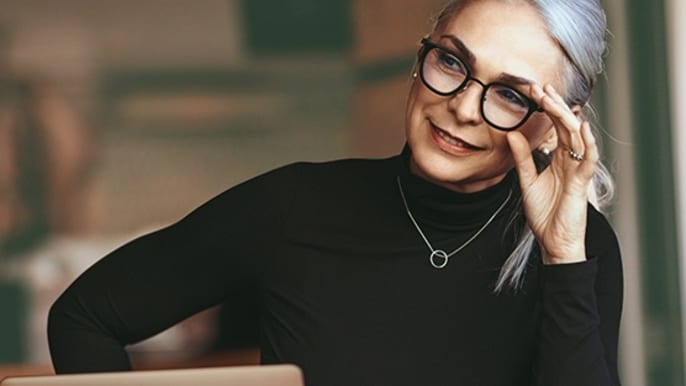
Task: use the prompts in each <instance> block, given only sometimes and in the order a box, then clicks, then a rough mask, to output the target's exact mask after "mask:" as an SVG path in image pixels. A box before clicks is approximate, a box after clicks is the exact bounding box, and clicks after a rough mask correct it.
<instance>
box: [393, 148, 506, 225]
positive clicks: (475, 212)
mask: <svg viewBox="0 0 686 386" xmlns="http://www.w3.org/2000/svg"><path fill="white" fill-rule="evenodd" d="M411 155H412V152H411V150H410V148H409V146H408V145H405V147H404V148H403V151H402V154H401V156H400V157H399V161H400V164H399V165H398V177H399V180H400V184H401V185H402V189H403V192H404V193H405V198H406V200H407V205H408V206H409V208H410V211H411V212H412V214H413V216H414V217H415V218H416V220H417V221H418V222H419V223H420V224H425V225H430V226H434V227H437V228H445V229H454V230H469V229H473V228H478V227H479V226H481V225H483V223H484V222H485V221H487V220H488V218H489V217H491V216H492V215H493V213H494V212H495V211H496V210H497V209H498V207H500V205H502V203H503V202H504V201H505V200H506V199H507V197H508V195H509V193H510V191H512V195H511V197H510V199H509V203H508V205H507V208H505V210H503V211H502V212H501V214H499V216H502V215H503V213H509V212H510V211H511V208H512V204H513V203H514V202H516V201H517V200H518V199H519V197H518V194H517V193H518V190H519V189H518V188H517V180H516V175H515V172H514V170H512V171H510V172H509V173H508V174H507V175H506V176H505V178H503V180H502V181H500V182H498V183H497V184H495V185H493V186H490V187H488V188H486V189H484V190H481V191H478V192H474V193H461V192H455V191H453V190H450V189H447V188H444V187H442V186H440V185H436V184H434V183H432V182H429V181H427V180H425V179H423V178H421V177H419V176H416V175H414V174H412V172H411V171H410V157H411ZM398 194H400V193H398Z"/></svg>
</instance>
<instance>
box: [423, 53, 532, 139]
mask: <svg viewBox="0 0 686 386" xmlns="http://www.w3.org/2000/svg"><path fill="white" fill-rule="evenodd" d="M421 70H422V80H423V81H424V82H425V84H426V85H427V86H428V87H429V88H430V89H431V90H433V91H434V92H436V93H438V94H441V95H450V94H453V93H455V92H457V91H460V90H461V89H462V88H464V87H465V86H466V85H467V82H468V80H469V79H470V76H469V70H468V68H467V66H466V64H465V63H464V62H463V61H462V60H460V59H459V58H458V57H457V56H455V55H453V54H451V53H450V52H447V51H446V50H443V49H441V48H440V47H430V48H429V50H428V52H426V54H425V55H424V61H423V63H422V68H421ZM479 83H481V82H479ZM482 85H483V84H482ZM484 87H485V90H484V92H483V96H482V100H481V113H482V114H483V117H484V119H485V120H486V121H487V122H488V123H489V124H491V125H492V126H494V127H496V128H498V129H502V130H510V129H513V128H516V127H518V126H519V125H520V124H521V123H522V122H523V121H524V120H526V118H527V117H528V116H529V114H530V112H529V111H530V109H531V107H530V104H529V101H528V99H527V98H526V97H525V96H524V95H523V94H522V93H520V92H519V91H517V90H515V89H514V88H512V87H509V86H507V85H504V84H500V83H491V84H488V85H486V86H484Z"/></svg>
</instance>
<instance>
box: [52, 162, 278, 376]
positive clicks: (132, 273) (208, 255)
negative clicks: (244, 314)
mask: <svg viewBox="0 0 686 386" xmlns="http://www.w3.org/2000/svg"><path fill="white" fill-rule="evenodd" d="M288 180H289V178H288V173H287V170H286V172H284V170H283V169H279V170H277V171H273V172H270V173H268V174H265V175H263V176H260V177H257V178H255V179H253V180H251V181H248V182H246V183H243V184H241V185H238V186H236V187H234V188H232V189H229V190H227V191H226V192H224V193H222V194H221V195H219V196H217V197H215V198H214V199H212V200H210V201H208V202H207V203H205V204H204V205H202V206H201V207H200V208H198V209H196V210H195V211H193V212H192V213H191V214H189V215H188V216H187V217H185V218H184V219H182V220H181V221H179V222H178V223H176V224H174V225H171V226H169V227H167V228H164V229H162V230H159V231H157V232H154V233H151V234H148V235H146V236H143V237H140V238H138V239H136V240H134V241H132V242H130V243H128V244H126V245H124V246H123V247H121V248H119V249H117V250H115V251H114V252H112V253H111V254H109V255H107V256H105V257H104V258H103V259H101V260H100V261H98V262H97V263H96V264H94V265H93V266H92V267H91V268H89V269H88V270H87V271H86V272H85V273H83V274H82V275H81V276H80V277H79V278H78V279H77V280H76V281H75V282H74V283H73V284H72V285H71V286H70V287H69V288H68V289H67V290H66V291H65V292H64V293H63V294H62V295H61V296H60V298H59V299H58V300H57V301H56V302H55V304H54V305H53V307H52V308H51V311H50V315H49V322H48V337H49V343H50V352H51V356H52V360H53V364H54V366H55V370H56V372H58V373H72V372H93V371H117V370H126V369H129V368H130V363H129V359H128V356H127V354H126V351H125V348H124V347H125V346H126V345H128V344H131V343H135V342H138V341H141V340H143V339H146V338H148V337H150V336H152V335H154V334H156V333H159V332H161V331H163V330H164V329H166V328H168V327H170V326H172V325H174V324H175V323H177V322H179V321H181V320H183V319H185V318H187V317H188V316H190V315H192V314H194V313H196V312H199V311H201V310H202V309H205V308H208V307H211V306H213V305H216V304H219V303H221V302H222V301H223V300H224V298H226V297H227V296H229V295H235V294H236V293H240V292H241V291H255V290H256V288H255V287H256V286H258V285H259V280H260V273H261V271H262V268H263V266H264V265H265V263H266V260H267V259H268V257H269V256H270V255H271V253H272V251H271V250H270V248H273V245H274V244H275V243H274V242H273V241H274V240H275V239H277V238H278V237H279V235H280V227H281V224H282V220H283V216H284V212H285V210H284V207H285V206H286V202H287V201H288V200H289V195H288V194H287V192H286V191H284V190H287V189H285V188H284V187H287V186H288Z"/></svg>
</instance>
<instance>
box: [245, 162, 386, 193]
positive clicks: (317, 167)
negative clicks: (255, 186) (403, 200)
mask: <svg viewBox="0 0 686 386" xmlns="http://www.w3.org/2000/svg"><path fill="white" fill-rule="evenodd" d="M396 158H397V157H391V158H383V159H366V158H346V159H337V160H331V161H323V162H295V163H291V164H288V165H285V166H282V167H280V168H277V169H274V170H272V171H270V172H267V173H265V174H264V175H262V176H260V177H258V178H262V179H269V180H272V181H277V180H278V181H281V182H282V183H285V184H288V185H293V186H298V187H301V188H302V187H304V186H309V187H314V186H319V187H324V186H337V187H339V186H341V185H351V184H353V185H354V184H356V183H359V182H363V181H367V180H369V181H374V180H377V179H378V178H379V177H381V176H385V175H389V174H392V171H393V168H394V167H395V165H396V162H397V160H396Z"/></svg>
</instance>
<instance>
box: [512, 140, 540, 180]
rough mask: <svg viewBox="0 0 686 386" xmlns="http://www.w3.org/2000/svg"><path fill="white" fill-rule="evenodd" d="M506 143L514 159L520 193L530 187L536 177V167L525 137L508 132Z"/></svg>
mask: <svg viewBox="0 0 686 386" xmlns="http://www.w3.org/2000/svg"><path fill="white" fill-rule="evenodd" d="M507 142H508V143H509V145H510V151H511V152H512V158H513V159H514V164H515V169H516V170H517V175H518V176H519V184H520V186H521V188H522V191H526V188H527V187H529V186H531V184H533V183H534V181H535V180H536V177H538V172H537V171H536V165H534V159H533V157H532V155H531V148H530V147H529V141H527V140H526V137H524V135H523V134H522V133H520V132H518V131H510V132H509V133H507Z"/></svg>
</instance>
